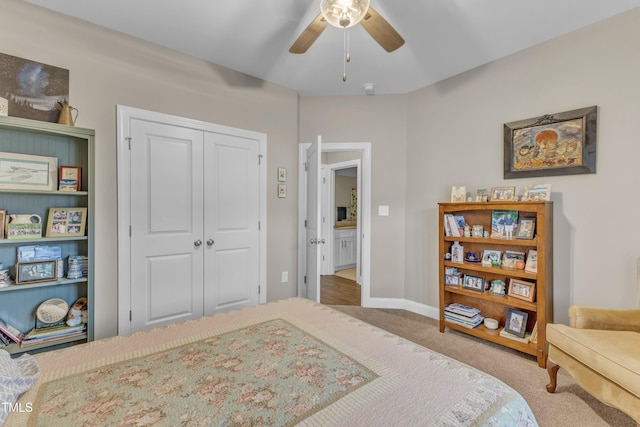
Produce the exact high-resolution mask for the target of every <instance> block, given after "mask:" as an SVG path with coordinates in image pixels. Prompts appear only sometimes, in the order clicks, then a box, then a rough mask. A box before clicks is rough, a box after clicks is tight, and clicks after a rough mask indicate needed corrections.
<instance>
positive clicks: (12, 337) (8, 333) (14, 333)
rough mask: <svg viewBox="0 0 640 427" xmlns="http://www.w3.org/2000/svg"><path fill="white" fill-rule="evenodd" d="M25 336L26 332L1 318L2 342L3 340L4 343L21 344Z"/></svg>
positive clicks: (5, 344)
mask: <svg viewBox="0 0 640 427" xmlns="http://www.w3.org/2000/svg"><path fill="white" fill-rule="evenodd" d="M23 338H24V334H23V333H22V332H20V331H19V330H17V329H16V328H15V327H13V326H11V325H9V324H7V323H6V322H5V321H4V320H2V319H0V342H2V345H4V346H7V345H9V344H12V343H14V342H15V343H18V344H20V342H22V339H23Z"/></svg>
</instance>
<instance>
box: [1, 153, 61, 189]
mask: <svg viewBox="0 0 640 427" xmlns="http://www.w3.org/2000/svg"><path fill="white" fill-rule="evenodd" d="M0 189H3V190H45V191H55V190H57V189H58V159H57V158H56V157H44V156H32V155H30V154H19V153H0Z"/></svg>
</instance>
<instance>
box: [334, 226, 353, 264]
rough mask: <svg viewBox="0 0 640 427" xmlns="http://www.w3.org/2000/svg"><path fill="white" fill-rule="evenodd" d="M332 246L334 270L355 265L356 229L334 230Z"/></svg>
mask: <svg viewBox="0 0 640 427" xmlns="http://www.w3.org/2000/svg"><path fill="white" fill-rule="evenodd" d="M333 248H334V249H333V253H334V261H333V266H334V269H335V270H343V269H346V268H352V267H355V265H356V261H357V242H356V229H355V228H353V229H347V230H334V232H333Z"/></svg>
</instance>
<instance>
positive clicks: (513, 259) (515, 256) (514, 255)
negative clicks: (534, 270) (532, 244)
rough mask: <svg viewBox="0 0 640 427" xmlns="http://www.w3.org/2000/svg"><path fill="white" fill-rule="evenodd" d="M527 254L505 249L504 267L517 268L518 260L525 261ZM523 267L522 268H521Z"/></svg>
mask: <svg viewBox="0 0 640 427" xmlns="http://www.w3.org/2000/svg"><path fill="white" fill-rule="evenodd" d="M524 258H525V254H524V252H520V251H504V254H503V255H502V266H503V267H504V268H517V266H516V263H517V262H518V261H522V262H524ZM521 269H522V268H521Z"/></svg>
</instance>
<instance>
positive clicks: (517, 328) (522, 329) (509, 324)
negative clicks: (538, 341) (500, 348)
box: [504, 308, 529, 338]
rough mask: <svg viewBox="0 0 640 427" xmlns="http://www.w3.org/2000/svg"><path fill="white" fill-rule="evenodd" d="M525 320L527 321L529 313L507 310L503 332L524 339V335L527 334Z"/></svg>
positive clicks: (512, 309)
mask: <svg viewBox="0 0 640 427" xmlns="http://www.w3.org/2000/svg"><path fill="white" fill-rule="evenodd" d="M527 320H529V313H527V312H526V311H520V310H516V309H514V308H509V311H508V313H507V320H506V323H505V325H504V330H505V331H507V332H509V333H511V334H513V335H516V336H518V337H520V338H524V334H525V333H526V332H527Z"/></svg>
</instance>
